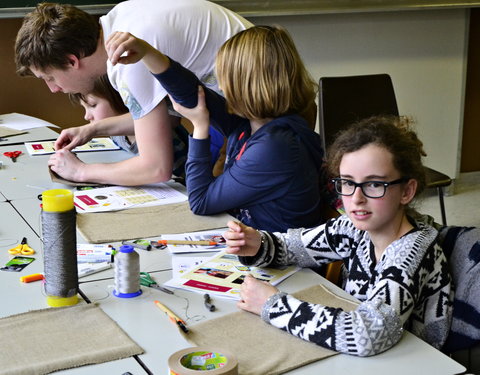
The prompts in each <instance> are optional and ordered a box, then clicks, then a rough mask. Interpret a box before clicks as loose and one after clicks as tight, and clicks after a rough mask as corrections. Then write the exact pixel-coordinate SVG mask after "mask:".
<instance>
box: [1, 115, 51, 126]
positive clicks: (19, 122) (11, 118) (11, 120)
mask: <svg viewBox="0 0 480 375" xmlns="http://www.w3.org/2000/svg"><path fill="white" fill-rule="evenodd" d="M0 125H2V126H5V127H7V128H11V129H15V130H28V129H33V128H42V127H45V126H48V127H51V128H59V126H57V125H53V124H52V123H50V122H47V121H44V120H40V119H39V118H36V117H32V116H27V115H21V114H19V113H8V114H5V115H0Z"/></svg>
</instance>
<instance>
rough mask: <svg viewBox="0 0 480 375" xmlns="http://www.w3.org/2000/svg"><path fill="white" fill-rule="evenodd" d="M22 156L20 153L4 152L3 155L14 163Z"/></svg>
mask: <svg viewBox="0 0 480 375" xmlns="http://www.w3.org/2000/svg"><path fill="white" fill-rule="evenodd" d="M21 154H22V151H7V152H4V153H3V155H5V156H6V157H7V158H10V159H12V161H13V162H14V163H15V162H16V161H17V158H18V157H19V156H20V155H21Z"/></svg>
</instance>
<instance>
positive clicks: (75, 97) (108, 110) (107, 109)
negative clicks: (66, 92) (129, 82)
mask: <svg viewBox="0 0 480 375" xmlns="http://www.w3.org/2000/svg"><path fill="white" fill-rule="evenodd" d="M70 100H71V101H72V102H73V103H75V104H80V105H81V106H82V107H83V108H84V109H85V120H87V121H98V120H101V119H104V118H106V117H111V116H118V115H122V114H125V113H127V112H128V108H127V107H126V106H125V104H124V103H123V100H122V97H121V96H120V94H119V93H118V92H117V91H116V90H115V89H114V88H113V87H112V85H111V83H110V81H109V80H108V77H107V75H103V76H101V77H99V78H97V79H96V80H95V84H94V87H93V91H92V92H91V93H89V94H87V95H83V94H70Z"/></svg>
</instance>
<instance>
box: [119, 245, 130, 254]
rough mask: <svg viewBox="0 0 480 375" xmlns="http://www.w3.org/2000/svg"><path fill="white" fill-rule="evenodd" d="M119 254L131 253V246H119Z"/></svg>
mask: <svg viewBox="0 0 480 375" xmlns="http://www.w3.org/2000/svg"><path fill="white" fill-rule="evenodd" d="M120 252H121V253H133V246H132V245H122V246H120Z"/></svg>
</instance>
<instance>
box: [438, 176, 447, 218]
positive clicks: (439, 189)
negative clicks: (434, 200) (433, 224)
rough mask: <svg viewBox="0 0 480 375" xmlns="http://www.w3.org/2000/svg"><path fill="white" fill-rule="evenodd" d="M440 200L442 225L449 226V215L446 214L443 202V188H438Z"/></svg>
mask: <svg viewBox="0 0 480 375" xmlns="http://www.w3.org/2000/svg"><path fill="white" fill-rule="evenodd" d="M437 192H438V199H439V200H440V213H441V214H442V224H443V225H447V215H446V214H445V203H444V201H443V188H442V187H441V186H439V187H438V188H437Z"/></svg>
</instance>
